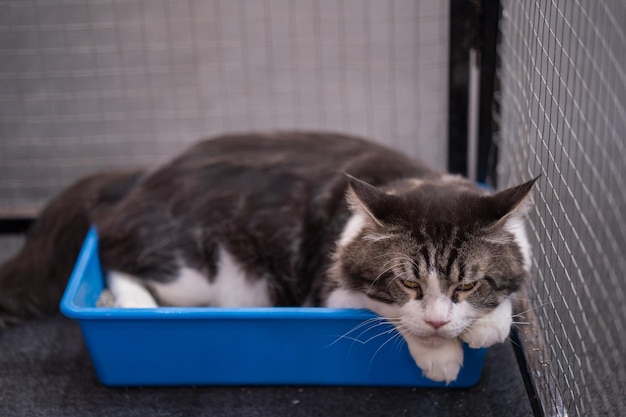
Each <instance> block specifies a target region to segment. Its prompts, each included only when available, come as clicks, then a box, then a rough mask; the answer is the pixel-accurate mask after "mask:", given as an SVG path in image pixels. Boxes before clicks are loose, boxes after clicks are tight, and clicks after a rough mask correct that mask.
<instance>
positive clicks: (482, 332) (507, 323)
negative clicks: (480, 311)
mask: <svg viewBox="0 0 626 417" xmlns="http://www.w3.org/2000/svg"><path fill="white" fill-rule="evenodd" d="M512 314H513V305H512V303H511V299H510V298H506V299H505V300H504V301H502V302H501V303H500V305H499V306H498V307H496V308H495V309H494V310H493V311H491V312H490V313H488V314H486V315H484V316H482V317H481V318H479V319H477V320H475V321H474V322H473V323H472V324H471V326H470V327H469V328H468V329H467V330H466V331H465V332H463V333H462V334H461V340H463V341H464V342H465V343H467V344H468V345H469V346H470V347H472V348H475V349H477V348H483V347H489V346H491V345H494V344H496V343H501V342H504V341H505V340H506V338H507V336H508V335H509V332H510V331H511V324H512V323H513V316H512Z"/></svg>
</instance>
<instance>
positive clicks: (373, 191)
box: [346, 174, 391, 226]
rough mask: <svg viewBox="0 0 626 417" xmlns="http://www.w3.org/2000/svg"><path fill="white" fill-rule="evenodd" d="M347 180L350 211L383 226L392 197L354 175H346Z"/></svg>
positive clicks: (347, 197) (347, 198)
mask: <svg viewBox="0 0 626 417" xmlns="http://www.w3.org/2000/svg"><path fill="white" fill-rule="evenodd" d="M346 178H347V180H348V188H347V192H346V200H347V202H348V207H349V208H350V211H352V212H353V213H355V214H357V213H359V214H362V215H363V216H364V217H365V218H366V219H367V218H369V219H370V220H371V221H372V222H374V224H376V225H378V226H383V220H384V219H385V217H386V216H387V214H388V213H389V208H390V206H389V203H390V201H389V199H390V198H391V196H390V195H388V194H386V193H384V192H383V191H381V190H379V189H378V188H376V187H374V186H373V185H370V184H368V183H366V182H365V181H361V180H360V179H358V178H355V177H353V176H352V175H349V174H346Z"/></svg>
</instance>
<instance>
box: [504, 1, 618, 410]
mask: <svg viewBox="0 0 626 417" xmlns="http://www.w3.org/2000/svg"><path fill="white" fill-rule="evenodd" d="M624 22H626V5H625V4H624V3H623V2H621V1H609V0H606V1H593V2H584V1H578V0H576V1H557V0H553V1H533V2H527V1H515V0H507V1H504V2H503V13H502V21H501V44H500V45H499V55H500V60H501V68H500V70H499V73H498V76H499V78H500V81H501V89H502V90H501V93H500V94H499V96H498V100H499V103H498V105H499V107H500V114H499V115H497V119H498V121H499V127H500V132H499V135H498V142H499V158H500V162H499V166H498V172H499V178H500V184H501V185H502V186H507V185H512V184H515V183H518V182H520V181H521V180H525V179H528V178H531V177H534V176H536V175H539V174H541V175H542V177H541V178H540V180H539V181H538V187H537V188H536V191H535V203H534V206H533V209H532V210H531V212H530V230H529V238H530V241H531V243H532V246H533V268H534V280H533V282H532V288H531V292H530V308H531V309H532V311H531V312H532V313H533V314H534V316H535V317H536V319H537V323H538V326H537V328H533V329H532V330H530V331H532V332H534V331H537V332H540V335H541V336H542V339H543V341H544V343H543V344H542V345H537V346H524V348H525V349H529V348H531V349H536V350H541V351H542V352H541V355H540V356H541V357H542V358H543V359H542V361H541V363H539V364H537V365H538V366H536V367H534V368H533V369H534V373H533V374H532V375H531V378H533V379H534V380H535V381H540V380H543V381H544V382H545V381H547V382H548V383H541V384H539V385H538V386H539V387H540V388H539V389H543V390H548V391H549V392H545V393H543V396H544V397H546V398H549V401H551V402H552V404H551V405H550V406H549V407H548V408H549V410H551V411H552V412H554V413H555V414H562V415H578V416H620V415H623V413H624V412H626V402H625V401H626V388H625V387H626V366H625V363H626V361H624V359H623V353H622V349H623V346H624V345H625V343H626V331H625V330H626V329H625V323H626V307H625V304H624V303H625V302H626V297H625V293H624V285H623V283H624V278H623V271H624V270H625V269H624V268H625V267H626V260H625V257H624V252H625V251H626V222H625V218H624V217H625V214H624V209H625V208H626V187H625V184H624V181H625V177H626V152H625V149H624V135H625V134H626V111H625V103H626V73H625V70H624V67H625V65H626V37H625V34H624ZM519 326H524V323H521V324H520V325H519Z"/></svg>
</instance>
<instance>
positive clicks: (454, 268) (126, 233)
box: [0, 132, 535, 383]
mask: <svg viewBox="0 0 626 417" xmlns="http://www.w3.org/2000/svg"><path fill="white" fill-rule="evenodd" d="M534 182H535V180H531V181H528V182H526V183H524V184H521V185H519V186H516V187H513V188H509V189H507V190H504V191H501V192H498V193H496V194H493V195H490V194H489V193H488V192H486V191H485V190H484V189H482V188H480V187H478V186H477V185H475V184H474V183H473V182H471V181H469V180H467V179H464V178H462V177H460V176H455V175H450V174H446V173H443V172H439V171H436V170H434V169H431V168H429V167H427V166H426V165H424V164H422V163H419V162H416V161H415V160H413V159H411V158H409V157H407V156H405V155H403V154H401V153H399V152H397V151H394V150H391V149H388V148H386V147H383V146H381V145H378V144H375V143H373V142H369V141H366V140H365V139H361V138H357V137H352V136H347V135H341V134H333V133H314V132H272V133H265V134H262V133H256V134H231V135H223V136H220V137H216V138H212V139H208V140H204V141H201V142H199V143H198V144H197V145H195V146H193V147H191V148H190V149H189V150H188V151H187V152H185V153H183V154H182V155H180V156H179V157H177V158H175V159H173V160H172V161H171V162H169V163H167V164H165V165H163V166H162V167H160V168H158V169H157V170H154V171H141V170H136V171H133V170H130V171H119V172H105V173H99V174H94V175H92V176H90V177H87V178H85V179H82V180H80V181H79V182H78V183H76V184H75V185H73V186H72V187H70V188H69V189H67V190H66V191H65V192H63V193H62V194H61V195H60V196H59V197H57V198H56V199H54V200H53V201H52V202H51V203H50V204H49V205H48V206H47V207H46V208H45V210H44V211H43V212H42V214H41V216H40V218H39V220H38V221H37V222H36V224H35V225H34V226H33V228H32V230H31V232H30V235H29V237H28V239H27V240H26V242H25V244H24V247H23V249H22V250H21V251H20V252H19V253H18V254H17V255H16V256H15V257H13V258H12V259H10V260H8V261H7V262H6V263H5V264H4V265H3V266H2V267H1V268H0V322H2V321H3V322H4V323H5V324H10V323H14V322H17V321H19V320H21V319H22V318H25V317H29V316H33V315H37V314H41V313H43V312H48V311H53V310H55V309H56V306H57V304H58V302H59V299H60V297H61V294H62V292H63V288H64V286H65V284H66V280H67V277H68V276H69V274H70V271H71V268H72V264H73V262H74V260H75V258H76V255H77V253H78V251H79V248H80V244H81V242H82V239H83V238H84V236H85V234H86V232H87V230H88V228H89V227H90V225H91V224H95V225H96V227H97V230H98V234H99V256H100V259H101V262H102V265H103V268H104V269H105V271H107V286H108V288H109V290H110V291H111V292H112V294H113V297H114V299H115V303H116V305H117V306H119V307H124V308H150V307H156V306H158V305H162V306H215V307H253V306H255V307H262V306H325V307H333V308H365V309H369V310H371V311H373V312H375V313H377V314H378V315H380V316H382V317H384V318H387V319H388V320H389V321H391V322H392V323H393V324H394V325H395V327H396V329H397V331H398V332H399V333H400V334H401V335H402V336H403V337H404V339H405V340H406V343H407V345H408V348H409V351H410V353H411V355H412V357H413V358H414V360H415V362H416V364H417V365H418V366H419V367H420V368H421V369H422V371H423V373H424V375H425V376H426V377H428V378H430V379H432V380H435V381H445V382H448V383H449V382H451V381H453V380H455V379H456V377H457V375H458V372H459V370H460V367H461V366H462V363H463V350H462V345H461V343H462V342H465V343H467V344H469V346H470V347H474V348H480V347H487V346H490V345H493V344H495V343H499V342H503V341H504V340H505V339H506V338H507V336H508V334H509V331H510V327H511V324H512V299H513V297H514V294H515V293H516V292H518V291H520V290H522V289H523V288H524V286H525V284H526V283H527V282H528V280H529V276H530V273H529V271H530V246H529V243H528V239H527V237H526V234H525V231H524V216H525V212H526V211H527V208H528V206H529V204H530V197H529V195H530V191H531V189H532V187H533V184H534Z"/></svg>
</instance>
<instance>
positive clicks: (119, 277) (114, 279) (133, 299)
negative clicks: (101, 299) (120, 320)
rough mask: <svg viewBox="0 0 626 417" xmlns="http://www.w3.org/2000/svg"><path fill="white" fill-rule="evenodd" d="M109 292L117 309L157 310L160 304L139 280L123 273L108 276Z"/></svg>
mask: <svg viewBox="0 0 626 417" xmlns="http://www.w3.org/2000/svg"><path fill="white" fill-rule="evenodd" d="M107 284H108V286H109V290H110V291H111V293H112V294H113V298H114V299H115V302H114V305H115V307H121V308H155V307H158V304H157V302H156V300H155V299H154V297H152V294H150V291H148V289H147V288H146V287H144V286H143V285H141V284H140V282H139V280H138V279H137V278H135V277H133V276H131V275H128V274H124V273H122V272H117V271H112V272H110V273H109V274H108V276H107Z"/></svg>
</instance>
